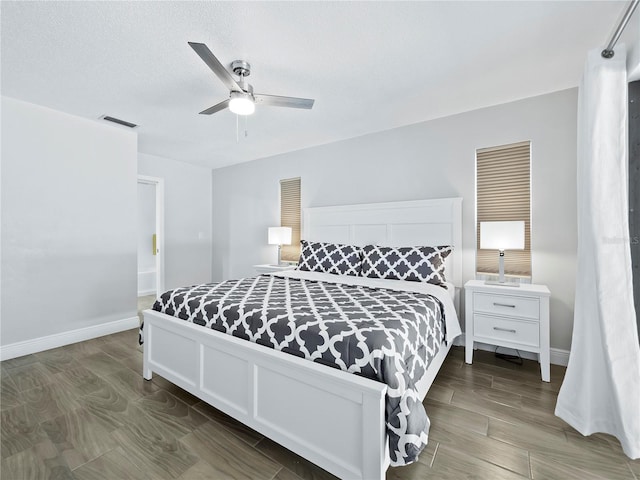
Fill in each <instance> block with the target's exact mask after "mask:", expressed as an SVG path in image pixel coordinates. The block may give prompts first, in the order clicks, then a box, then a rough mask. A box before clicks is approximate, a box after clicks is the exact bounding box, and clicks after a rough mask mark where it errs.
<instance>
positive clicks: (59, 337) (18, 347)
mask: <svg viewBox="0 0 640 480" xmlns="http://www.w3.org/2000/svg"><path fill="white" fill-rule="evenodd" d="M139 326H140V321H139V319H138V317H137V316H135V317H129V318H123V319H122V320H115V321H113V322H107V323H101V324H99V325H92V326H90V327H84V328H78V329H76V330H70V331H68V332H62V333H54V334H53V335H47V336H46V337H38V338H34V339H32V340H25V341H23V342H16V343H10V344H9V345H3V346H1V347H0V360H9V359H10V358H16V357H22V356H23V355H29V354H30V353H37V352H42V351H44V350H49V349H51V348H57V347H62V346H64V345H69V344H72V343H76V342H82V341H84V340H90V339H92V338H96V337H102V336H103V335H110V334H112V333H118V332H122V331H123V330H130V329H132V328H138V327H139Z"/></svg>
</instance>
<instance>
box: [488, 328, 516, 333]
mask: <svg viewBox="0 0 640 480" xmlns="http://www.w3.org/2000/svg"><path fill="white" fill-rule="evenodd" d="M493 329H494V330H498V331H500V332H509V333H516V331H515V330H514V329H513V328H500V327H493Z"/></svg>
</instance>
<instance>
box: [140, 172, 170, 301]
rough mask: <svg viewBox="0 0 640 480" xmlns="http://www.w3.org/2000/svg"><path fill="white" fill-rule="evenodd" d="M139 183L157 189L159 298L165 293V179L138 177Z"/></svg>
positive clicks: (157, 284)
mask: <svg viewBox="0 0 640 480" xmlns="http://www.w3.org/2000/svg"><path fill="white" fill-rule="evenodd" d="M137 183H138V184H140V183H142V184H146V185H153V186H155V188H156V296H159V295H160V294H161V293H162V292H164V265H165V263H164V259H165V257H164V178H161V177H151V176H149V175H138V182H137ZM136 257H137V255H136ZM136 270H137V269H136Z"/></svg>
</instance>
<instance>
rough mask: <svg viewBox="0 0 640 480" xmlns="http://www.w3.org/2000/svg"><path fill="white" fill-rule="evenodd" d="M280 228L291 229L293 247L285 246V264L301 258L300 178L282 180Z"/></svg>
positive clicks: (283, 259) (283, 251) (282, 255)
mask: <svg viewBox="0 0 640 480" xmlns="http://www.w3.org/2000/svg"><path fill="white" fill-rule="evenodd" d="M280 226H281V227H291V245H283V246H282V251H281V259H282V261H283V262H297V261H298V259H299V258H300V177H298V178H287V179H285V180H280Z"/></svg>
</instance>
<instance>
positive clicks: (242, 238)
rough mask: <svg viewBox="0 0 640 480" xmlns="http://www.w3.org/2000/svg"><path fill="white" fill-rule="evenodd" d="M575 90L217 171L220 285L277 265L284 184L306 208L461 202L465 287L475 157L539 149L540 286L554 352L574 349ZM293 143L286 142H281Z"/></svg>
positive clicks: (536, 224)
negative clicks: (272, 241) (271, 230)
mask: <svg viewBox="0 0 640 480" xmlns="http://www.w3.org/2000/svg"><path fill="white" fill-rule="evenodd" d="M576 110H577V89H571V90H565V91H561V92H555V93H552V94H548V95H542V96H539V97H533V98H529V99H525V100H521V101H517V102H512V103H508V104H504V105H497V106H493V107H489V108H484V109H481V110H476V111H472V112H467V113H463V114H459V115H454V116H451V117H446V118H441V119H437V120H433V121H429V122H424V123H419V124H415V125H410V126H407V127H402V128H398V129H394V130H389V131H385V132H380V133H374V134H370V135H365V136H362V137H359V138H354V139H350V140H345V141H341V142H336V143H332V144H328V145H323V146H319V147H314V148H310V149H306V150H300V151H296V152H291V153H287V154H283V155H278V156H275V157H271V158H264V159H260V160H255V161H253V162H248V163H244V164H240V165H236V166H231V167H227V168H223V169H218V170H214V171H213V221H214V225H215V226H216V228H215V231H214V236H213V252H214V256H213V278H214V280H221V279H227V278H238V277H242V276H247V275H253V274H255V272H254V270H253V269H252V267H251V266H252V265H253V264H256V263H267V262H273V261H274V259H275V255H276V253H275V250H274V248H275V247H269V246H268V245H267V244H266V243H267V242H266V235H267V227H269V226H272V225H277V224H278V222H279V209H278V191H279V184H278V181H279V180H280V179H282V178H289V177H297V176H300V177H302V207H303V208H304V207H307V206H314V207H315V206H323V205H339V204H353V203H368V202H388V201H398V200H416V199H424V198H435V197H452V196H460V197H463V199H464V201H463V222H464V225H463V244H464V252H463V253H464V259H465V265H464V271H463V275H464V279H465V281H466V280H468V279H470V278H473V276H474V270H475V243H476V240H475V230H474V228H475V227H474V225H475V150H476V149H477V148H482V147H489V146H494V145H502V144H507V143H513V142H519V141H523V140H531V141H532V150H533V160H532V187H533V190H532V211H533V213H532V215H533V216H532V262H533V265H532V268H533V281H534V282H536V283H544V284H547V285H548V286H549V288H550V290H551V292H552V300H551V346H552V347H555V348H560V349H569V346H570V343H571V331H572V324H573V297H574V285H575V270H576V246H577V238H576V181H575V177H576ZM283 135H286V132H283Z"/></svg>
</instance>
